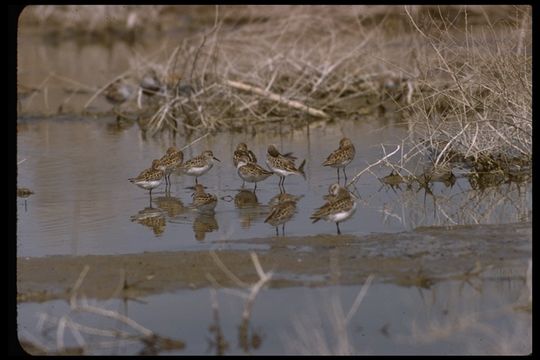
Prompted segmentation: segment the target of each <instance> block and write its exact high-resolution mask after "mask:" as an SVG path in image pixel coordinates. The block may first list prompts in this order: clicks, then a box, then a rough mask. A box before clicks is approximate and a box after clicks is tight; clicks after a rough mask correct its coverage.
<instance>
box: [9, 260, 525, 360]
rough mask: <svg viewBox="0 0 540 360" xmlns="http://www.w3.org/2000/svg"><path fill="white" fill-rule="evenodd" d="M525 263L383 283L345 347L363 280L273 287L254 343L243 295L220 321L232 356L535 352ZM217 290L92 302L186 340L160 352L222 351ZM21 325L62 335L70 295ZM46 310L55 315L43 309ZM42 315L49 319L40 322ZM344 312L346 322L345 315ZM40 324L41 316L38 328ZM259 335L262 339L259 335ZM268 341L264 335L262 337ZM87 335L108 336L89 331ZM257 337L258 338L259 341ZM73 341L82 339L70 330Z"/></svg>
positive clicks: (87, 317) (223, 297)
mask: <svg viewBox="0 0 540 360" xmlns="http://www.w3.org/2000/svg"><path fill="white" fill-rule="evenodd" d="M522 270H523V268H522V267H521V266H519V267H518V268H514V269H513V270H507V271H506V273H497V272H491V273H486V274H484V275H483V276H482V277H480V278H477V279H474V281H472V282H471V283H466V282H465V281H444V282H440V283H437V284H435V285H433V286H432V287H431V288H428V289H424V288H417V287H414V286H409V287H404V286H398V285H394V284H386V283H374V284H372V285H371V287H370V288H369V290H368V292H367V294H366V296H365V297H364V298H363V301H362V303H361V305H360V307H359V310H358V311H357V312H356V313H355V314H354V316H352V317H351V319H350V321H349V322H348V324H347V325H346V326H345V329H346V330H345V333H346V334H347V338H346V340H344V341H345V343H346V344H347V345H342V347H341V348H340V347H338V345H336V343H337V341H336V333H337V331H336V329H339V326H340V325H339V324H343V318H341V317H340V316H343V317H344V316H346V315H347V314H348V312H349V310H350V308H351V307H352V304H353V303H354V301H355V298H356V297H357V295H358V293H359V291H360V289H361V286H339V287H338V286H328V287H325V288H309V287H288V288H278V289H275V288H269V289H266V290H263V291H262V292H261V293H260V294H259V295H258V297H257V299H256V303H255V305H254V307H253V309H252V311H253V313H252V317H251V318H250V319H249V323H248V324H247V329H248V333H247V334H248V336H247V339H246V340H247V341H245V342H240V339H241V337H240V325H241V324H242V311H243V308H244V301H243V299H241V298H239V297H237V296H234V295H232V294H229V293H227V292H225V291H219V290H218V293H217V297H216V300H217V304H218V308H217V309H218V314H219V323H217V324H218V325H219V328H220V329H221V331H222V333H223V336H224V340H225V341H226V342H227V344H228V347H227V348H226V349H225V350H224V351H223V352H224V353H225V354H314V353H315V354H325V353H339V352H340V351H341V352H343V353H356V354H410V355H414V354H423V355H427V354H490V353H499V352H509V353H513V354H527V353H529V352H530V351H531V344H532V333H531V318H530V313H528V312H526V311H525V312H524V311H519V310H516V308H517V307H518V305H519V303H520V298H523V295H524V292H527V290H526V286H525V284H524V280H523V277H522V276H523V274H522ZM211 299H212V296H211V294H210V291H209V289H199V290H183V291H176V292H174V293H165V294H160V295H153V296H147V297H143V298H138V299H137V301H127V302H125V301H124V302H123V301H121V300H108V301H93V300H91V301H90V304H91V305H95V306H100V307H103V308H106V309H109V310H114V311H117V312H118V313H120V314H123V315H126V316H128V317H130V318H131V319H133V320H135V321H136V322H138V323H139V324H141V325H143V326H145V327H147V328H149V329H152V331H154V332H156V333H158V334H160V335H162V336H166V337H169V338H172V339H180V340H182V341H183V342H185V344H186V347H185V348H184V349H182V350H172V351H164V352H162V353H161V354H181V355H188V354H217V353H218V352H219V350H218V349H217V348H216V347H215V346H212V345H211V341H213V340H215V333H214V332H211V331H210V326H212V325H216V321H215V314H214V312H213V310H212V309H213V308H212V300H211ZM19 311H20V314H22V315H21V317H20V332H21V334H24V337H25V338H30V335H31V336H34V337H36V338H38V339H40V341H41V342H43V343H49V344H51V343H54V342H53V339H54V336H53V335H54V334H55V331H56V330H57V327H56V326H55V323H54V321H53V320H54V318H55V317H56V318H57V317H60V316H62V315H65V314H69V305H68V304H67V303H66V302H64V301H58V300H55V301H49V302H47V303H43V304H35V303H24V304H21V305H19ZM45 314H46V317H47V319H49V320H45V318H44V316H45ZM69 316H70V318H72V319H73V320H75V321H78V322H80V323H82V324H85V325H88V326H94V327H98V328H101V329H110V328H116V329H119V330H124V331H127V332H130V333H136V331H134V330H133V329H130V328H129V326H127V325H122V324H118V323H115V321H114V320H110V319H107V318H106V317H103V316H98V315H95V314H90V313H84V312H81V313H76V312H75V313H73V312H72V313H71V315H69ZM40 319H41V320H40ZM340 319H341V322H340ZM36 324H39V326H38V327H36ZM254 337H255V339H254ZM256 339H259V340H260V341H256ZM86 340H87V341H95V342H96V344H97V342H98V341H105V340H107V339H106V338H103V337H100V336H93V337H92V336H87V337H86ZM254 340H255V341H254ZM65 344H66V346H75V345H76V342H75V341H74V339H73V338H72V335H71V334H70V333H69V331H66V336H65ZM142 348H143V346H142V345H141V344H140V343H127V342H126V343H118V344H115V345H113V346H112V347H110V348H105V347H104V346H103V347H99V346H95V349H96V350H94V351H93V352H92V353H94V354H135V353H138V352H139V351H141V350H142Z"/></svg>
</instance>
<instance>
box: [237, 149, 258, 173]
mask: <svg viewBox="0 0 540 360" xmlns="http://www.w3.org/2000/svg"><path fill="white" fill-rule="evenodd" d="M244 156H245V157H247V160H248V161H249V162H253V163H256V162H257V157H256V156H255V154H254V153H253V151H251V150H249V149H248V147H247V145H246V143H240V144H238V145H236V150H234V153H233V163H234V167H236V168H238V160H240V158H241V157H244Z"/></svg>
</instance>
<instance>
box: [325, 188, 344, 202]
mask: <svg viewBox="0 0 540 360" xmlns="http://www.w3.org/2000/svg"><path fill="white" fill-rule="evenodd" d="M340 187H341V186H339V184H332V185H330V186H329V187H328V194H326V195H324V196H323V199H324V200H326V201H333V200H335V199H337V195H338V193H339V188H340Z"/></svg>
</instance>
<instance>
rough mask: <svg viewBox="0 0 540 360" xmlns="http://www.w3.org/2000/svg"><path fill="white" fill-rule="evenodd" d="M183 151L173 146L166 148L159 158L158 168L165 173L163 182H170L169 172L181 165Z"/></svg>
mask: <svg viewBox="0 0 540 360" xmlns="http://www.w3.org/2000/svg"><path fill="white" fill-rule="evenodd" d="M182 161H184V153H183V152H182V151H181V150H176V149H175V148H174V146H171V147H169V148H168V149H167V152H166V153H165V155H163V157H162V158H161V159H159V169H160V170H161V171H163V172H164V173H165V184H170V183H171V178H170V176H171V173H172V172H173V171H174V170H176V169H177V168H178V167H180V166H181V165H182Z"/></svg>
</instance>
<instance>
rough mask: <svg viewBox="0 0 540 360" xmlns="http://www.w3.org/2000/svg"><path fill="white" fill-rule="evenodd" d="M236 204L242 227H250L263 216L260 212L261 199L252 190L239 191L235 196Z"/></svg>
mask: <svg viewBox="0 0 540 360" xmlns="http://www.w3.org/2000/svg"><path fill="white" fill-rule="evenodd" d="M234 206H235V207H236V208H237V209H238V216H239V218H240V226H241V227H242V229H249V228H250V227H251V223H252V221H254V220H255V219H257V218H261V217H262V216H263V215H261V213H260V203H259V199H258V198H257V195H256V194H255V193H254V192H253V191H252V190H245V189H242V190H240V191H238V193H237V194H236V195H235V197H234Z"/></svg>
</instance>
